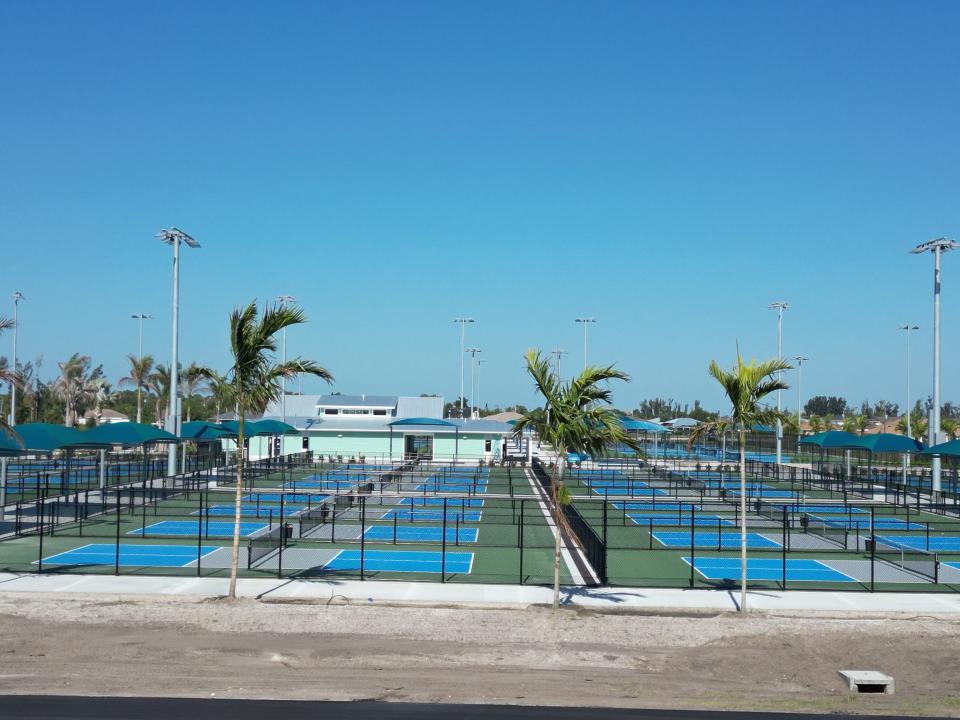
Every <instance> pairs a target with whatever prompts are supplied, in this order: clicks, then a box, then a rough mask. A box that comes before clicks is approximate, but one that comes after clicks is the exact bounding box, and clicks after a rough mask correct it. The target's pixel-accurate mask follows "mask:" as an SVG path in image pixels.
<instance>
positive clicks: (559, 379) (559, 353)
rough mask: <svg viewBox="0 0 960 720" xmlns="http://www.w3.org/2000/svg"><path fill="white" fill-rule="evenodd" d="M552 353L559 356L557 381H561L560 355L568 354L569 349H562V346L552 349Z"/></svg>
mask: <svg viewBox="0 0 960 720" xmlns="http://www.w3.org/2000/svg"><path fill="white" fill-rule="evenodd" d="M550 354H551V355H556V356H557V382H561V376H560V356H561V355H566V354H567V351H566V350H561V349H560V348H557V349H556V350H551V351H550Z"/></svg>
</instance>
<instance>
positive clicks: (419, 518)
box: [380, 507, 483, 523]
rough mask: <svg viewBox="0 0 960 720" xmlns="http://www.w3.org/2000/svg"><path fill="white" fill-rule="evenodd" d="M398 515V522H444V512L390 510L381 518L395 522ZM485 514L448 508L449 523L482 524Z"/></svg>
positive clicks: (477, 511)
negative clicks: (457, 520)
mask: <svg viewBox="0 0 960 720" xmlns="http://www.w3.org/2000/svg"><path fill="white" fill-rule="evenodd" d="M394 515H396V517H397V519H398V520H408V521H410V522H423V521H437V522H443V510H412V509H411V510H390V511H389V512H387V513H385V514H384V515H382V516H381V517H380V519H381V520H393V517H394ZM482 515H483V513H482V511H481V510H457V509H456V508H451V507H448V508H447V522H448V523H451V522H454V521H456V519H457V518H459V519H460V522H480V518H481V517H482Z"/></svg>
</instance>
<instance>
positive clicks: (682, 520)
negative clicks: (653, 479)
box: [627, 513, 736, 527]
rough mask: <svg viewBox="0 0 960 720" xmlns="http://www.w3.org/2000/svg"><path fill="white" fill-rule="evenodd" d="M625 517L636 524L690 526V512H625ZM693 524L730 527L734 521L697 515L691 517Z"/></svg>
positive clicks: (714, 516)
mask: <svg viewBox="0 0 960 720" xmlns="http://www.w3.org/2000/svg"><path fill="white" fill-rule="evenodd" d="M627 517H628V518H630V519H631V520H632V521H633V522H634V523H636V524H637V525H650V524H651V523H652V524H653V525H654V526H657V525H661V526H662V525H667V526H673V527H684V526H686V527H690V513H684V514H683V515H679V516H678V515H671V514H664V515H656V514H654V513H627ZM693 524H694V526H695V527H700V526H706V527H718V526H721V525H723V526H725V527H731V526H733V525H735V524H736V523H734V522H733V520H728V519H727V518H722V517H720V516H719V515H697V516H696V517H695V518H694V519H693Z"/></svg>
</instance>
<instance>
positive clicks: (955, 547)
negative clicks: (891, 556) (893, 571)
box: [877, 535, 960, 552]
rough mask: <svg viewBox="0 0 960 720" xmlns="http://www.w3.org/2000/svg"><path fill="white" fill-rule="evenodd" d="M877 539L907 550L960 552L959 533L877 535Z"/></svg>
mask: <svg viewBox="0 0 960 720" xmlns="http://www.w3.org/2000/svg"><path fill="white" fill-rule="evenodd" d="M877 540H879V541H880V542H881V543H884V544H886V545H893V546H894V547H904V548H906V549H907V550H925V551H928V552H960V536H957V535H931V536H930V537H929V538H927V537H926V536H925V535H877Z"/></svg>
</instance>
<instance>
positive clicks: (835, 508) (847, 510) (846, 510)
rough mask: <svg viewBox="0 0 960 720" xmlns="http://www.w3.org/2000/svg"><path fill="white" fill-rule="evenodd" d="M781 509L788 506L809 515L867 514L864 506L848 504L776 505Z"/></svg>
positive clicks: (789, 509)
mask: <svg viewBox="0 0 960 720" xmlns="http://www.w3.org/2000/svg"><path fill="white" fill-rule="evenodd" d="M774 507H777V508H779V509H781V510H782V509H783V508H787V510H788V511H789V512H799V513H806V514H807V515H840V514H843V515H866V514H867V511H866V510H864V509H863V508H858V507H850V506H847V505H775V506H774Z"/></svg>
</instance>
